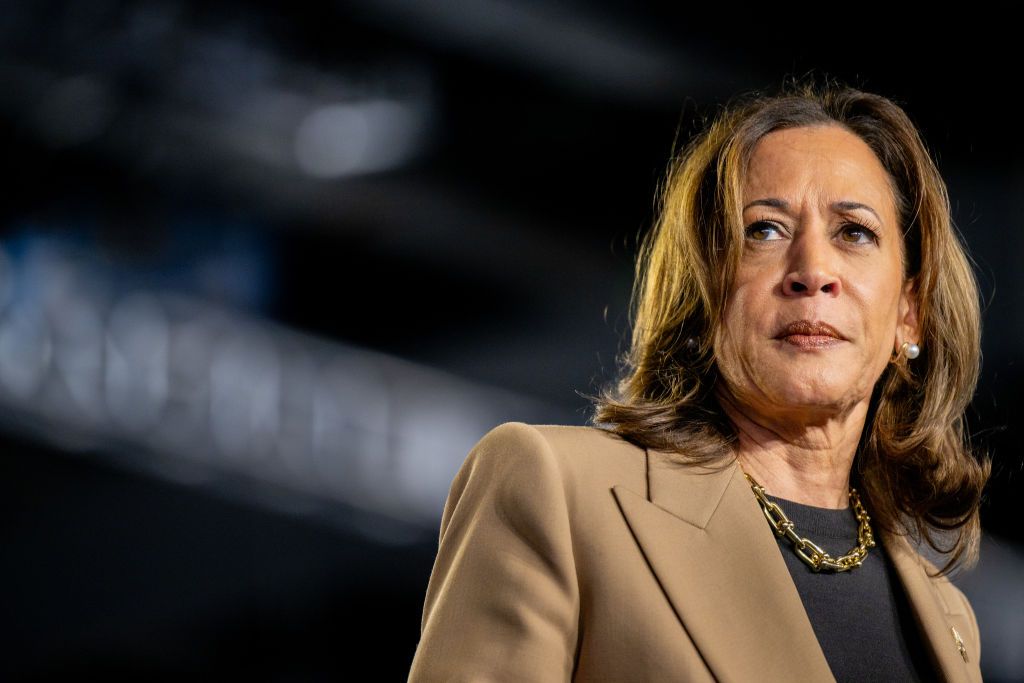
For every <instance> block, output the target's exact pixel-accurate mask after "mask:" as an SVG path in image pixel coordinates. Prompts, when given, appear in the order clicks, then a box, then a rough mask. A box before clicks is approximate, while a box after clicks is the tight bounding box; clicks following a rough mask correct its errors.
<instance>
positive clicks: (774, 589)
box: [613, 451, 959, 683]
mask: <svg viewBox="0 0 1024 683" xmlns="http://www.w3.org/2000/svg"><path fill="white" fill-rule="evenodd" d="M648 459H649V472H648V473H649V477H650V479H649V495H650V500H648V499H647V498H645V497H644V496H643V495H640V494H638V493H636V492H634V491H631V490H629V489H627V488H624V487H623V486H615V487H613V492H614V495H615V498H616V500H617V501H618V504H619V507H620V509H621V511H622V514H623V515H624V516H625V518H626V521H627V523H628V524H629V527H630V529H631V530H632V532H633V535H634V537H635V538H636V541H637V544H638V545H639V546H640V548H641V550H642V552H643V554H644V556H645V557H646V558H647V561H648V563H649V564H650V566H651V569H652V571H653V572H654V574H655V576H656V577H657V580H658V582H659V583H660V585H661V587H662V589H663V590H664V592H665V595H666V596H667V597H668V600H669V601H670V602H671V604H672V607H673V609H674V610H675V612H676V614H677V616H678V617H679V619H680V621H682V623H683V626H684V627H685V629H686V631H687V633H688V634H689V635H690V637H691V639H692V640H693V642H694V644H695V645H696V646H697V648H698V649H699V650H700V651H701V654H702V655H703V657H704V659H705V661H706V662H707V664H708V667H709V668H710V669H711V671H712V672H713V673H714V675H715V678H717V679H718V680H721V681H752V680H800V681H828V682H831V683H834V681H835V677H834V676H833V675H832V671H831V669H830V668H829V666H828V662H826V660H825V656H824V654H823V653H822V651H821V646H820V645H819V644H818V640H817V637H816V636H815V635H814V629H813V627H812V626H811V623H810V620H809V619H808V618H807V613H806V611H805V610H804V606H803V603H802V602H801V600H800V596H799V594H798V593H797V590H796V586H795V585H794V584H793V580H792V577H791V576H790V574H789V570H788V569H787V567H786V564H785V560H783V558H782V555H781V553H780V552H779V548H778V545H777V542H776V540H775V537H774V534H773V533H772V532H771V529H770V528H769V527H768V523H767V522H766V521H765V519H764V516H763V514H762V513H761V509H760V507H759V506H758V504H757V501H756V499H755V498H754V494H753V493H752V492H751V490H750V486H749V484H748V483H747V481H746V479H745V478H744V477H743V473H742V471H741V470H740V468H739V467H738V466H737V465H736V463H735V462H734V463H732V464H731V465H730V466H728V467H727V468H725V469H721V470H711V469H707V468H697V467H690V466H684V467H680V466H678V465H674V464H672V463H671V461H670V457H669V456H667V455H666V454H662V453H658V452H656V451H649V452H648ZM957 680H959V679H957Z"/></svg>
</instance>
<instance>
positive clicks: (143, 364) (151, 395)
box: [104, 294, 169, 429]
mask: <svg viewBox="0 0 1024 683" xmlns="http://www.w3.org/2000/svg"><path fill="white" fill-rule="evenodd" d="M168 345H169V339H168V323H167V319H166V317H165V316H164V312H163V310H162V309H161V307H160V304H159V302H158V301H157V300H156V299H155V298H154V297H153V296H151V295H148V294H134V295H131V296H129V297H126V298H125V299H123V300H122V301H120V302H118V303H117V305H116V306H115V307H114V309H113V310H112V311H111V313H110V321H109V323H108V328H107V355H106V376H105V380H106V382H105V386H104V389H105V393H106V403H107V408H108V410H109V411H110V415H111V418H113V419H115V420H117V421H118V422H120V423H122V424H124V425H125V426H127V427H130V428H133V429H142V428H146V427H150V426H152V425H153V424H154V423H155V422H156V420H157V419H158V418H159V416H160V412H161V410H162V409H163V406H164V403H165V401H166V399H167V388H168V387H167V385H168V379H167V369H168V359H167V355H168V354H167V351H168Z"/></svg>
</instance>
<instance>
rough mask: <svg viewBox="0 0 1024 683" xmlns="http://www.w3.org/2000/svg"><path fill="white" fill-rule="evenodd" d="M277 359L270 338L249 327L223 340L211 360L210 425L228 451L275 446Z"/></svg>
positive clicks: (261, 452)
mask: <svg viewBox="0 0 1024 683" xmlns="http://www.w3.org/2000/svg"><path fill="white" fill-rule="evenodd" d="M280 403H281V379H280V360H279V358H278V355H277V351H276V349H275V348H274V345H273V343H272V342H271V340H270V338H269V337H268V336H267V335H266V334H264V333H259V332H256V331H252V332H250V333H249V334H247V335H242V334H237V333H236V334H234V335H233V336H231V337H229V338H226V339H225V340H223V341H222V342H221V343H220V344H219V345H218V347H217V349H216V351H215V352H214V356H213V359H212V362H211V365H210V430H211V431H212V433H213V437H214V441H215V443H216V444H217V446H218V447H219V448H220V449H221V451H223V452H224V453H225V454H227V455H231V456H238V457H243V456H244V457H245V458H246V460H252V459H254V458H258V457H260V456H265V455H267V454H269V453H271V452H273V449H274V445H275V443H276V441H277V433H278V429H279V424H280Z"/></svg>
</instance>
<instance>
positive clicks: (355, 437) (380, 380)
mask: <svg viewBox="0 0 1024 683" xmlns="http://www.w3.org/2000/svg"><path fill="white" fill-rule="evenodd" d="M390 413H391V411H390V401H389V400H388V394H387V382H386V378H385V377H384V374H383V373H382V372H381V371H380V369H379V368H378V367H377V366H376V365H375V364H374V363H373V362H372V361H371V360H370V359H369V358H368V357H366V356H364V357H359V356H356V355H354V354H353V355H352V356H351V357H350V356H348V355H341V354H339V356H338V358H336V359H335V360H333V361H332V362H331V363H330V365H328V366H327V367H326V368H324V369H323V371H322V372H321V373H320V375H319V377H318V382H317V384H316V387H315V393H314V394H313V456H314V462H315V465H316V472H315V473H314V476H315V477H316V478H317V479H318V480H320V481H321V482H322V484H323V485H324V486H325V487H326V488H327V489H328V490H329V491H330V492H332V493H333V494H334V495H340V496H341V497H343V498H345V497H349V498H351V499H356V500H357V501H358V502H360V503H364V504H365V503H366V502H367V501H368V500H369V501H372V500H375V499H379V498H381V497H382V494H384V493H385V492H387V491H388V489H389V487H388V484H387V482H388V480H389V478H390V476H391V472H390V464H389V462H388V453H389V434H388V432H389V430H388V423H389V420H390V419H391V415H390Z"/></svg>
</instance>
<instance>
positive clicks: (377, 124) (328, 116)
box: [295, 100, 423, 178]
mask: <svg viewBox="0 0 1024 683" xmlns="http://www.w3.org/2000/svg"><path fill="white" fill-rule="evenodd" d="M422 134H423V114H422V112H421V109H420V108H418V107H414V106H413V105H411V104H406V103H402V102H397V101H391V100H378V101H362V102H351V103H346V104H331V105H327V106H324V107H320V108H319V109H315V110H313V112H311V113H310V114H309V115H308V116H307V117H306V118H305V119H304V120H303V121H302V122H301V123H300V124H299V127H298V129H297V130H296V132H295V159H296V161H297V162H298V165H299V168H300V169H302V171H303V172H305V173H307V174H308V175H310V176H313V177H315V178H339V177H342V176H347V175H354V174H359V173H371V172H374V171H381V170H386V169H389V168H393V167H395V166H398V165H400V164H402V163H403V162H405V161H406V160H407V159H408V158H409V157H411V156H412V155H413V154H415V152H416V151H417V148H418V147H419V145H420V142H421V138H422Z"/></svg>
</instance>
